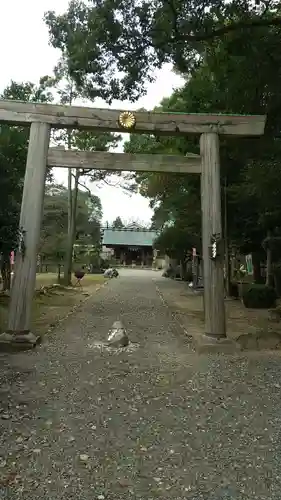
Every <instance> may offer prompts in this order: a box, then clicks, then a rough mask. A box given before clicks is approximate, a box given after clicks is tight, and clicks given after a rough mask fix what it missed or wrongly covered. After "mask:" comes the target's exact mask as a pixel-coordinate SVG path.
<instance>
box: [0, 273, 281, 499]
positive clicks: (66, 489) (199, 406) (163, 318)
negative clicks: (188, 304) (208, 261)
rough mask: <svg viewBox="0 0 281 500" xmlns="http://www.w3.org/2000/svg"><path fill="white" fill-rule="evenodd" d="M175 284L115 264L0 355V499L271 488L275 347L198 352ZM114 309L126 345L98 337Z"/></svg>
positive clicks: (276, 474) (277, 459)
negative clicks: (102, 279)
mask: <svg viewBox="0 0 281 500" xmlns="http://www.w3.org/2000/svg"><path fill="white" fill-rule="evenodd" d="M169 287H170V291H169ZM160 290H161V292H160ZM163 290H165V292H163ZM176 290H178V292H176ZM179 290H180V291H179ZM176 293H178V294H179V295H180V294H181V293H184V288H182V287H181V285H179V284H173V283H172V282H171V281H170V280H165V279H164V278H161V275H160V276H159V275H158V274H157V273H155V274H153V273H151V272H150V273H146V272H144V273H141V272H138V276H136V275H135V274H134V273H133V272H131V273H129V272H127V273H124V275H122V274H121V275H120V278H118V279H117V280H110V281H109V282H108V283H107V285H106V286H104V287H102V288H101V289H100V290H99V291H98V292H97V293H94V294H93V295H92V296H90V297H89V299H88V300H87V301H86V302H85V303H84V304H82V305H81V307H79V308H78V309H77V311H76V313H75V314H73V315H72V316H71V317H69V318H68V319H67V320H66V321H64V322H62V323H60V325H59V326H58V327H57V328H55V329H54V330H53V332H52V333H50V334H48V335H46V337H45V340H44V342H43V343H42V345H41V346H39V347H38V348H37V349H35V350H33V351H29V352H21V353H18V354H13V355H11V354H0V498H1V499H3V500H39V499H40V500H155V499H159V500H230V499H231V500H253V499H255V500H280V498H281V475H280V468H281V441H280V425H281V398H280V394H281V385H280V378H281V363H280V354H279V353H272V352H266V353H265V352H262V353H257V352H250V353H239V354H236V355H233V356H232V355H227V356H225V355H205V354H202V355H198V353H196V352H195V351H194V349H193V348H192V343H191V342H190V341H189V339H188V338H187V336H186V335H185V332H184V331H183V329H182V328H181V327H180V326H179V324H178V323H177V322H176V321H175V318H174V307H172V306H169V305H167V301H164V299H163V294H165V295H166V297H168V296H170V297H171V296H173V298H174V299H175V300H178V299H177V298H176ZM182 299H183V297H182ZM188 300H189V299H188ZM194 304H195V302H194ZM187 317H189V314H187ZM196 317H197V316H196V313H195V315H194V322H195V319H196ZM116 320H121V321H122V322H123V324H124V327H125V328H126V330H127V333H128V336H129V339H130V341H131V346H129V347H130V349H129V348H128V349H124V350H122V352H119V351H113V352H112V351H110V350H108V349H105V348H104V349H101V348H100V346H101V345H102V344H101V342H103V341H105V339H106V337H107V335H108V332H109V330H110V328H111V327H112V324H113V322H114V321H116ZM191 321H193V320H192V319H191ZM196 321H197V324H198V318H197V320H196Z"/></svg>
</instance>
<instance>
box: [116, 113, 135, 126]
mask: <svg viewBox="0 0 281 500" xmlns="http://www.w3.org/2000/svg"><path fill="white" fill-rule="evenodd" d="M118 122H119V125H120V126H121V127H122V128H126V129H128V130H129V129H131V128H133V127H134V126H135V124H136V117H135V115H134V113H132V112H131V111H123V112H122V113H120V115H119V118H118Z"/></svg>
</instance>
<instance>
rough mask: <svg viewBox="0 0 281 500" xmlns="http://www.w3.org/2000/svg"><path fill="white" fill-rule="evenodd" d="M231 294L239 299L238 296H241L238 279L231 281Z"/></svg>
mask: <svg viewBox="0 0 281 500" xmlns="http://www.w3.org/2000/svg"><path fill="white" fill-rule="evenodd" d="M229 295H230V297H234V298H235V299H238V297H239V288H238V283H237V282H236V281H231V282H230V286H229Z"/></svg>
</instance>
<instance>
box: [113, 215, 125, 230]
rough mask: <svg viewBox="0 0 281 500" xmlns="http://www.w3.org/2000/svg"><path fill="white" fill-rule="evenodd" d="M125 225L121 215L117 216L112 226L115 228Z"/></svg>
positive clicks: (121, 227)
mask: <svg viewBox="0 0 281 500" xmlns="http://www.w3.org/2000/svg"><path fill="white" fill-rule="evenodd" d="M124 227H125V226H124V224H123V222H122V219H121V217H119V216H118V217H116V219H115V220H114V221H113V222H112V228H115V229H123V228H124Z"/></svg>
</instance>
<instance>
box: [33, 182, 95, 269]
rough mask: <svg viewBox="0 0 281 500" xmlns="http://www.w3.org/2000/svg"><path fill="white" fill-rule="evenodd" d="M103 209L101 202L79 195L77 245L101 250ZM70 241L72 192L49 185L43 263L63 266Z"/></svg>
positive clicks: (46, 199) (44, 214)
mask: <svg viewBox="0 0 281 500" xmlns="http://www.w3.org/2000/svg"><path fill="white" fill-rule="evenodd" d="M101 217H102V208H101V202H100V199H99V198H98V197H97V196H94V195H91V194H90V193H88V192H84V191H80V190H79V191H78V195H77V213H76V234H75V240H74V243H76V244H77V246H80V247H87V246H89V245H90V246H91V247H92V248H97V249H98V248H99V246H100V238H101V233H100V223H101ZM67 240H68V189H67V188H66V187H65V186H61V185H56V184H49V185H47V191H46V196H45V202H44V212H43V221H42V228H41V241H40V247H39V254H40V256H41V259H42V261H49V262H50V261H51V262H57V263H60V262H62V260H63V259H64V258H65V255H66V252H67Z"/></svg>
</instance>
